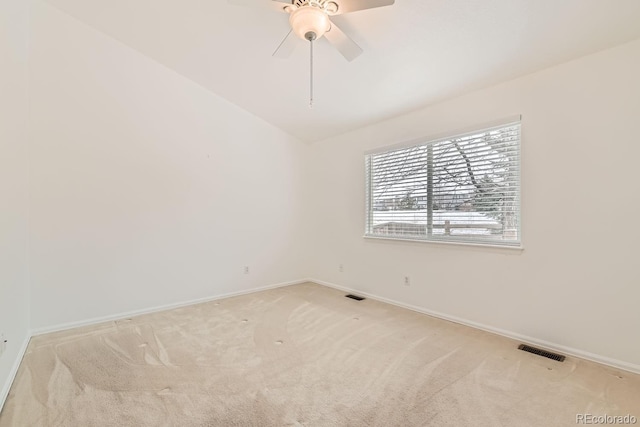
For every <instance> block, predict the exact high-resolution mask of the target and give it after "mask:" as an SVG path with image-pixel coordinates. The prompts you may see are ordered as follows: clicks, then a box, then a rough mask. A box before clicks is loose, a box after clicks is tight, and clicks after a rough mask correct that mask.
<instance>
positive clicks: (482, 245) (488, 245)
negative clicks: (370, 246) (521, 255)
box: [362, 234, 524, 252]
mask: <svg viewBox="0 0 640 427" xmlns="http://www.w3.org/2000/svg"><path fill="white" fill-rule="evenodd" d="M362 237H364V238H365V239H371V240H386V241H392V242H412V243H434V244H436V245H453V246H472V247H480V248H492V249H507V250H510V251H520V252H521V251H523V250H524V246H522V243H520V244H518V245H513V246H510V245H493V244H491V243H481V242H478V243H475V242H452V241H446V240H435V239H434V240H426V239H409V238H401V237H385V236H372V235H369V234H365V235H364V236H362Z"/></svg>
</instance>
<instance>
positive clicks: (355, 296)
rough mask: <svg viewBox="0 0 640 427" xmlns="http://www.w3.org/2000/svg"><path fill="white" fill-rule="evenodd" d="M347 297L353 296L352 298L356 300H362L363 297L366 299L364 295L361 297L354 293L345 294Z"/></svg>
mask: <svg viewBox="0 0 640 427" xmlns="http://www.w3.org/2000/svg"><path fill="white" fill-rule="evenodd" d="M345 297H347V298H351V299H354V300H356V301H362V300H363V299H365V298H364V297H359V296H357V295H352V294H349V295H345Z"/></svg>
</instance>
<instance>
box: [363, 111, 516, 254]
mask: <svg viewBox="0 0 640 427" xmlns="http://www.w3.org/2000/svg"><path fill="white" fill-rule="evenodd" d="M365 161H366V173H367V186H366V187H367V221H366V232H365V235H366V236H367V237H383V238H391V239H413V240H426V241H445V242H458V243H478V244H489V245H501V246H515V247H519V246H520V122H519V121H517V122H512V123H509V124H506V125H502V126H498V127H492V128H488V129H483V130H478V131H475V132H470V133H467V134H463V135H457V136H453V137H449V138H444V139H438V140H434V141H427V142H420V143H417V144H413V145H411V146H404V147H402V148H394V149H390V150H389V149H388V150H386V151H383V152H376V153H371V154H367V155H366V157H365Z"/></svg>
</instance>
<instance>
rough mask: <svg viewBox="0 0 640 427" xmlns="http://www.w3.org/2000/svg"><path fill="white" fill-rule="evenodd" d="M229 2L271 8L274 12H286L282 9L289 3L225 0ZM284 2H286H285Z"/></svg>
mask: <svg viewBox="0 0 640 427" xmlns="http://www.w3.org/2000/svg"><path fill="white" fill-rule="evenodd" d="M227 2H229V3H230V4H235V5H238V6H248V7H257V8H260V9H271V10H273V11H276V12H286V10H284V9H285V8H286V7H287V4H288V5H291V2H290V1H287V2H285V1H277V0H274V1H270V0H227ZM285 3H286V4H285Z"/></svg>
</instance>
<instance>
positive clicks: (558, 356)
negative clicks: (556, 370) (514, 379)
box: [518, 344, 565, 362]
mask: <svg viewBox="0 0 640 427" xmlns="http://www.w3.org/2000/svg"><path fill="white" fill-rule="evenodd" d="M518 350H523V351H527V352H529V353H533V354H537V355H538V356H542V357H546V358H548V359H553V360H557V361H558V362H564V359H565V357H564V356H562V355H561V354H555V353H551V352H549V351H545V350H540V349H539V348H535V347H530V346H528V345H524V344H520V346H519V347H518Z"/></svg>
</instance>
